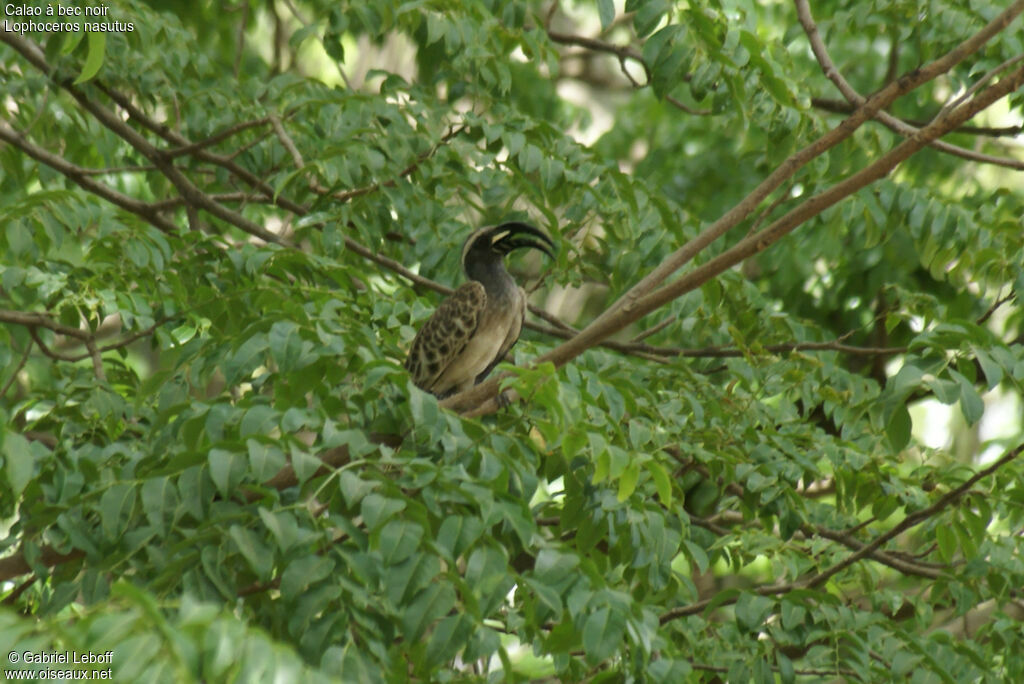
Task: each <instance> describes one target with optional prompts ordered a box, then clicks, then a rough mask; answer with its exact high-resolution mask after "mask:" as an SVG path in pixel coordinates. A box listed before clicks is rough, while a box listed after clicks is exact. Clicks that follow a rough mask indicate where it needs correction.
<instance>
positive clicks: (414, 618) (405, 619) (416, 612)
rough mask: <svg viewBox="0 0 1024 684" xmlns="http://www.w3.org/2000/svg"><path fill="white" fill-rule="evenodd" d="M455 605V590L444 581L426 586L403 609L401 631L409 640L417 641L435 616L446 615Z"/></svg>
mask: <svg viewBox="0 0 1024 684" xmlns="http://www.w3.org/2000/svg"><path fill="white" fill-rule="evenodd" d="M454 605H455V590H454V589H452V587H451V586H450V585H449V584H447V583H444V582H439V583H435V584H431V585H429V586H427V587H426V588H425V589H424V590H423V591H421V592H420V593H419V594H418V595H417V596H416V598H415V599H414V600H413V601H412V603H410V604H409V605H408V607H407V608H406V609H405V610H404V611H403V613H402V616H401V621H402V632H403V634H404V635H405V638H406V639H408V640H410V641H417V640H419V638H420V637H421V636H422V635H423V632H424V631H425V630H426V629H427V627H428V626H429V625H430V623H432V622H433V621H434V620H436V619H437V618H439V617H441V616H442V615H446V614H447V613H448V611H450V610H451V609H452V607H453V606H454Z"/></svg>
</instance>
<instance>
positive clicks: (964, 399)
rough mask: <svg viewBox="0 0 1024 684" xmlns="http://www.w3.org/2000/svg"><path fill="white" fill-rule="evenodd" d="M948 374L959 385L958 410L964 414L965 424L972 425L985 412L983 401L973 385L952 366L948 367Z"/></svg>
mask: <svg viewBox="0 0 1024 684" xmlns="http://www.w3.org/2000/svg"><path fill="white" fill-rule="evenodd" d="M949 375H950V377H952V378H953V379H954V380H956V383H957V384H958V385H959V386H960V411H961V413H963V414H964V419H965V420H966V421H967V424H968V425H974V424H975V423H977V422H978V421H979V420H981V417H982V415H984V413H985V402H983V401H982V400H981V395H979V394H978V390H976V389H974V385H972V384H971V383H970V382H968V380H967V378H965V377H964V376H963V375H961V374H960V373H958V372H956V371H955V370H953V369H952V368H950V369H949Z"/></svg>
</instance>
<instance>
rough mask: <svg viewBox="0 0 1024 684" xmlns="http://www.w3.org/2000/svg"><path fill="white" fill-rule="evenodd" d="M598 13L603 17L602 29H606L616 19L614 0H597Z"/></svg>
mask: <svg viewBox="0 0 1024 684" xmlns="http://www.w3.org/2000/svg"><path fill="white" fill-rule="evenodd" d="M597 13H598V16H599V17H600V18H601V29H602V30H606V29H607V28H608V27H609V26H611V24H612V22H613V21H615V2H614V0H597Z"/></svg>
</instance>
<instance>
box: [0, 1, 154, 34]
mask: <svg viewBox="0 0 1024 684" xmlns="http://www.w3.org/2000/svg"><path fill="white" fill-rule="evenodd" d="M3 9H4V20H3V23H4V30H5V31H13V32H16V33H27V32H34V31H38V32H42V33H77V32H79V31H87V32H90V33H127V32H130V31H134V30H135V25H134V24H132V22H130V21H120V20H117V19H111V18H110V7H108V6H107V5H95V6H93V5H88V6H85V7H78V6H75V5H61V4H59V3H50V4H48V5H45V6H42V7H39V6H35V5H19V4H15V3H5V4H4V5H3ZM10 17H16V18H18V19H27V21H10V20H9V18H10ZM79 18H81V19H84V20H85V21H77V19H79ZM90 19H96V20H99V19H102V21H90Z"/></svg>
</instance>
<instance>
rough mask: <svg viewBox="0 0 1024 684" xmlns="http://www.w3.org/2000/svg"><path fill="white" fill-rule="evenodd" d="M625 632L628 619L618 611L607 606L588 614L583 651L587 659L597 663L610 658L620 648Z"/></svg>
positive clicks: (584, 625)
mask: <svg viewBox="0 0 1024 684" xmlns="http://www.w3.org/2000/svg"><path fill="white" fill-rule="evenodd" d="M625 632H626V620H625V618H624V617H623V616H622V615H621V614H620V613H619V612H618V611H615V610H612V609H611V608H609V607H607V606H605V607H601V608H598V609H597V610H595V611H594V612H593V613H591V614H590V615H588V616H587V619H586V622H585V623H584V624H583V651H584V658H585V659H586V661H587V662H588V663H590V664H591V665H596V664H597V663H600V662H601V661H603V660H605V659H606V658H610V657H611V656H612V654H613V653H615V652H616V651H617V650H618V648H619V645H620V644H621V643H622V637H623V635H624V634H625Z"/></svg>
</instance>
